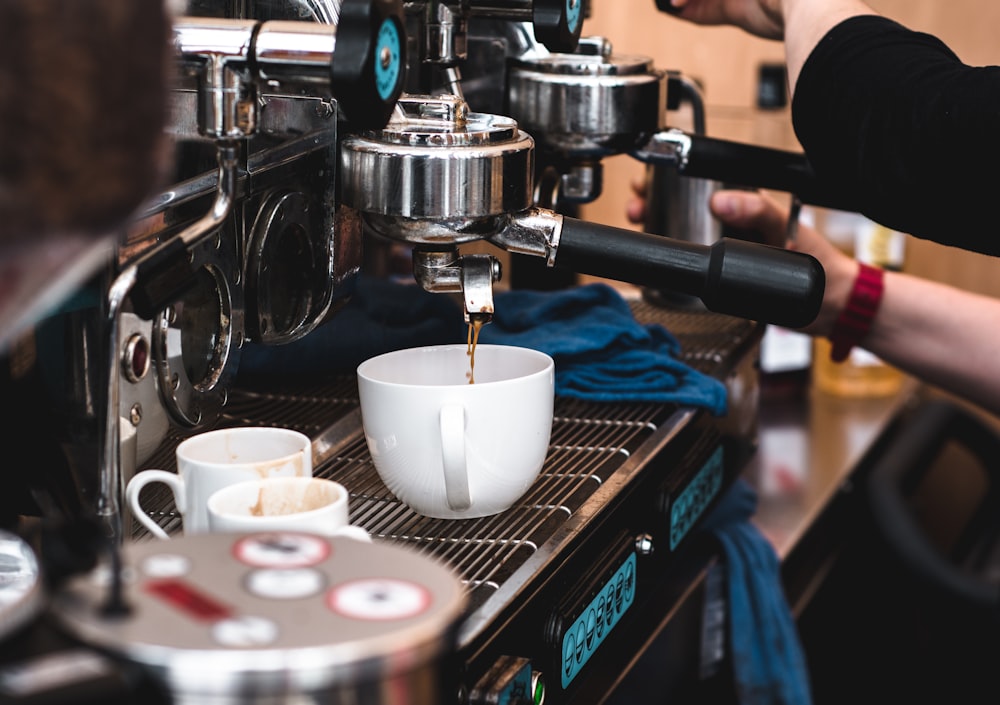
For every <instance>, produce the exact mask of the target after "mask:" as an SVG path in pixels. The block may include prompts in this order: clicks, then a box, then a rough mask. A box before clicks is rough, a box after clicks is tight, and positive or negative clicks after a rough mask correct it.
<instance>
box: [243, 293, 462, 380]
mask: <svg viewBox="0 0 1000 705" xmlns="http://www.w3.org/2000/svg"><path fill="white" fill-rule="evenodd" d="M465 339H466V326H465V323H464V320H463V317H462V309H461V307H460V306H459V305H458V304H457V303H455V301H454V300H453V299H451V298H450V297H448V296H442V295H441V294H431V293H428V292H426V291H424V290H423V289H421V288H420V287H419V286H417V285H416V283H415V282H413V281H410V282H409V283H402V282H398V281H395V280H392V279H379V278H373V277H365V276H361V277H358V279H357V283H356V288H355V292H354V295H353V296H352V297H351V300H350V301H349V302H348V303H347V304H346V305H345V306H344V308H343V309H341V310H340V311H339V312H338V313H337V314H336V315H335V316H334V317H333V318H331V319H330V320H329V321H328V322H327V323H324V324H323V325H321V326H319V327H318V328H317V329H316V330H314V331H312V332H311V333H309V334H308V335H306V336H305V337H303V338H300V339H298V340H296V341H293V342H291V343H286V344H285V345H259V344H252V343H251V344H247V345H244V346H243V350H242V352H241V355H240V364H239V373H238V374H239V377H240V378H243V379H246V378H255V379H256V378H262V377H264V378H266V377H289V376H316V375H328V374H331V373H335V372H350V373H352V374H353V373H354V371H355V370H356V369H357V367H358V365H360V364H361V363H362V362H364V361H365V360H367V359H368V358H370V357H374V356H375V355H380V354H382V353H385V352H391V351H393V350H399V349H401V348H413V347H419V346H422V345H442V344H446V343H464V342H465Z"/></svg>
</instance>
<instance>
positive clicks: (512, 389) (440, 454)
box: [358, 345, 555, 519]
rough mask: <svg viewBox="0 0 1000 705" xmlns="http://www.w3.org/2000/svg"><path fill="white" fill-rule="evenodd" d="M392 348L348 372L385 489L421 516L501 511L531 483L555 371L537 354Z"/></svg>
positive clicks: (546, 428)
mask: <svg viewBox="0 0 1000 705" xmlns="http://www.w3.org/2000/svg"><path fill="white" fill-rule="evenodd" d="M469 364H470V359H469V355H468V351H467V346H466V345H439V346H430V347H421V348H409V349H405V350H397V351H395V352H390V353H386V354H384V355H379V356H377V357H373V358H371V359H369V360H366V361H365V362H363V363H361V365H359V366H358V391H359V394H360V398H361V417H362V422H363V425H364V431H365V439H366V441H367V443H368V450H369V452H370V453H371V456H372V460H373V461H374V463H375V469H376V470H377V471H378V474H379V477H381V478H382V481H383V482H384V483H385V485H386V487H388V488H389V490H390V491H391V492H392V493H393V494H394V495H395V496H396V497H397V498H398V499H399V500H400V501H402V502H403V503H405V504H406V505H407V506H409V507H410V508H411V509H413V510H414V511H415V512H417V513H419V514H422V515H424V516H429V517H435V518H439V519H470V518H474V517H482V516H488V515H491V514H496V513H498V512H501V511H503V510H505V509H507V508H509V507H510V506H511V505H513V504H514V502H516V501H517V500H518V499H520V498H521V497H522V496H523V495H524V494H525V493H526V492H527V490H528V488H529V487H530V486H531V484H532V483H533V482H534V481H535V478H537V477H538V473H539V471H540V470H541V469H542V465H543V464H544V462H545V457H546V454H547V453H548V447H549V436H550V435H551V432H552V407H553V404H554V400H555V365H554V363H553V361H552V358H551V357H549V356H548V355H546V354H545V353H542V352H539V351H537V350H531V349H528V348H519V347H513V346H508V345H478V346H476V350H475V370H474V372H475V383H474V384H470V374H469V373H470V369H469Z"/></svg>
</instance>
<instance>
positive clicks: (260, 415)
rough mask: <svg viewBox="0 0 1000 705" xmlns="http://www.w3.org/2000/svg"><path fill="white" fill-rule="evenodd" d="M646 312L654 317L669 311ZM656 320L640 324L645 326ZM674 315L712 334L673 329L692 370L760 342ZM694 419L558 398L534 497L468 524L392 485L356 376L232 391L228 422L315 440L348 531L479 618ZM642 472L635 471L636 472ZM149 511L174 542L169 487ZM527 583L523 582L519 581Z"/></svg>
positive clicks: (703, 319) (671, 411) (155, 494)
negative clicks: (648, 449) (368, 537)
mask: <svg viewBox="0 0 1000 705" xmlns="http://www.w3.org/2000/svg"><path fill="white" fill-rule="evenodd" d="M650 308H651V313H652V314H660V315H665V314H666V312H663V311H660V310H659V309H656V308H655V307H650ZM649 313H650V312H647V315H646V316H643V318H647V319H648V318H649V315H648V314H649ZM677 315H678V316H680V317H681V318H680V319H679V320H675V321H674V322H675V323H677V324H678V328H680V329H682V330H686V329H691V330H692V331H694V332H696V333H697V332H698V331H697V328H698V326H701V328H706V327H707V328H709V330H707V331H704V333H705V335H704V340H695V342H694V343H693V344H692V345H691V346H690V347H689V346H688V345H687V344H686V338H685V336H683V335H682V334H679V333H677V332H676V329H675V328H672V327H671V326H670V325H667V324H665V325H667V327H668V329H670V330H674V331H675V334H677V335H678V337H680V338H681V340H682V343H685V345H684V347H685V352H686V353H688V351H689V354H690V355H691V356H692V357H691V359H690V361H689V364H691V365H692V366H694V367H696V368H699V369H701V370H702V371H705V372H707V373H710V374H716V375H719V374H720V372H722V371H724V368H725V364H726V362H727V360H728V359H729V358H731V357H732V355H733V353H734V351H735V350H736V349H738V348H740V347H742V346H744V345H745V344H746V343H747V341H748V340H751V339H753V337H754V331H755V327H756V324H753V323H751V322H748V321H742V320H739V319H731V318H728V317H724V316H717V315H715V314H705V313H680V314H677ZM695 338H697V336H695ZM716 351H720V352H718V354H717V353H716ZM727 356H728V357H727ZM686 418H689V415H688V414H685V413H682V412H681V411H679V410H678V409H677V408H676V407H674V406H672V405H661V404H644V403H643V404H640V403H634V404H633V403H622V404H608V403H595V402H584V401H579V400H572V399H566V398H558V399H557V400H556V406H555V418H554V421H553V427H552V435H551V441H550V448H549V453H548V456H547V458H546V462H545V465H544V467H543V469H542V472H541V474H540V476H539V477H538V479H537V480H536V481H535V483H534V484H533V485H532V487H531V488H530V489H529V491H528V493H527V494H526V495H525V496H524V497H523V498H522V500H521V501H520V502H519V503H518V504H517V505H516V506H514V507H512V508H511V509H509V510H507V511H505V512H502V513H500V514H497V515H494V516H490V517H483V518H480V519H468V520H442V519H431V518H428V517H423V516H420V515H418V514H416V513H415V512H413V511H412V510H410V509H409V508H408V507H406V506H405V505H403V504H402V503H401V502H399V501H398V500H397V499H396V498H395V497H394V496H393V495H392V494H391V493H390V492H389V490H388V489H387V488H386V487H385V485H384V484H383V483H382V481H381V479H380V478H379V477H378V474H377V473H376V471H375V467H374V464H373V463H372V460H371V456H370V454H369V453H368V448H367V445H366V443H365V440H364V434H363V431H362V428H361V420H360V412H359V410H358V398H357V386H356V381H355V379H354V378H353V376H351V377H339V378H336V379H332V380H327V381H323V382H321V383H317V382H311V383H305V382H299V381H289V380H285V381H282V382H281V384H280V389H279V388H275V389H267V388H255V389H238V390H234V391H233V392H232V393H231V395H230V400H229V403H228V404H227V406H226V407H225V413H224V418H223V419H222V420H221V423H220V425H223V426H247V425H261V426H283V427H288V428H295V429H297V430H300V431H302V432H304V433H306V434H307V435H309V436H310V437H311V438H313V450H314V457H315V467H314V469H313V472H314V474H315V475H316V476H319V477H327V478H330V479H333V480H336V481H337V482H340V483H341V484H343V485H344V486H345V487H347V488H348V490H349V491H350V493H351V521H352V523H355V524H357V525H360V526H362V527H364V528H365V529H366V530H367V531H369V532H370V533H371V534H372V536H373V537H375V538H376V539H377V540H387V541H393V542H397V543H402V544H405V545H408V546H411V547H413V548H414V549H415V550H418V551H420V552H423V553H426V554H430V555H432V556H434V557H436V558H438V559H439V560H442V561H445V562H447V563H448V564H450V565H451V566H452V567H453V568H454V569H455V570H456V571H457V572H458V573H459V574H460V576H461V577H462V579H463V580H464V582H465V583H466V585H467V586H468V588H469V591H470V597H471V605H472V608H473V609H474V610H475V609H477V608H478V607H480V606H481V605H482V604H483V603H484V602H485V601H486V600H488V599H489V598H490V597H491V596H492V595H493V594H494V593H496V592H497V591H498V590H500V589H503V590H504V592H505V594H506V593H507V592H509V591H516V590H517V589H518V588H519V587H520V585H513V586H511V585H505V583H507V582H508V581H509V580H510V578H511V577H512V576H513V575H514V573H515V572H516V571H517V570H518V569H519V568H520V567H522V566H524V565H525V563H526V562H528V560H529V559H530V558H531V556H532V555H533V554H535V553H536V552H537V551H538V550H539V548H540V547H542V546H543V545H545V544H546V542H549V541H550V540H552V539H553V537H555V536H556V535H557V534H559V533H560V531H561V530H563V529H564V528H565V527H566V526H567V524H568V523H569V522H570V520H571V519H572V518H573V517H575V516H577V515H578V514H579V513H580V511H581V508H583V507H584V506H585V505H586V504H587V503H588V501H595V500H594V497H595V494H597V493H598V491H599V490H600V489H601V488H602V487H603V486H605V485H606V484H607V483H608V481H609V479H611V478H612V477H613V476H615V473H616V471H618V470H619V469H620V468H621V467H622V466H623V464H625V463H626V461H628V460H629V459H630V458H631V457H632V456H633V455H634V454H637V452H638V454H640V455H641V453H642V450H643V449H642V446H643V444H644V443H645V442H647V441H648V440H649V439H650V438H651V437H652V436H654V435H657V436H658V437H662V436H663V434H664V433H666V432H669V431H670V429H671V427H672V426H675V425H678V424H681V423H683V422H684V419H686ZM180 440H181V438H180V437H175V438H170V439H167V441H165V442H164V444H163V445H162V446H161V448H160V449H159V450H158V451H157V454H156V455H155V457H153V458H151V459H150V460H149V461H148V462H147V463H146V465H147V466H148V467H162V468H175V467H176V465H175V462H174V459H173V453H174V449H175V447H176V444H177V443H178V442H179V441H180ZM634 465H635V463H632V464H630V466H629V467H630V470H629V472H633V471H634V467H633V466H634ZM619 479H620V478H615V480H616V482H617V481H618V480H619ZM147 493H148V494H147ZM602 501H606V498H604V500H602ZM143 505H144V506H146V507H149V508H150V515H151V516H152V517H153V518H154V519H155V520H156V521H157V522H158V523H159V524H160V525H161V526H163V527H164V529H165V530H166V531H167V532H168V533H169V532H172V531H177V530H179V526H180V522H179V520H178V518H177V517H176V515H175V511H174V508H173V502H172V498H171V496H170V494H169V491H167V490H166V489H163V488H162V486H160V485H151V486H147V488H146V489H145V490H144V495H143ZM588 511H590V510H589V509H588ZM564 534H565V532H564V533H563V534H560V535H561V536H562V535H564ZM146 536H147V534H146V533H145V531H144V530H143V529H141V527H139V529H137V531H136V533H135V534H134V537H135V538H136V539H142V538H145V537H146ZM524 579H525V578H524V576H523V575H522V576H520V579H519V580H518V581H513V582H515V583H517V582H523V580H524Z"/></svg>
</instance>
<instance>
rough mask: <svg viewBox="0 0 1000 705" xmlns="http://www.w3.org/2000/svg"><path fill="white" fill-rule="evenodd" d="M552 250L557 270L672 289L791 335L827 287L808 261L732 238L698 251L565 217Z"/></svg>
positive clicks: (796, 254) (813, 261) (670, 240)
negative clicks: (771, 324)
mask: <svg viewBox="0 0 1000 705" xmlns="http://www.w3.org/2000/svg"><path fill="white" fill-rule="evenodd" d="M555 250H556V255H555V265H556V266H564V267H566V268H568V269H572V270H574V271H576V272H579V273H582V274H592V275H596V276H599V277H607V278H610V279H617V280H619V281H625V282H630V283H632V284H638V285H640V286H650V287H655V288H657V289H661V290H662V289H670V290H673V291H676V292H678V293H682V294H688V295H691V296H696V297H697V298H699V299H701V300H702V302H703V303H704V304H705V306H706V307H707V308H708V309H709V310H710V311H715V312H716V313H724V314H728V315H731V316H737V317H740V318H747V319H751V320H755V321H760V322H762V323H773V324H775V325H779V326H784V327H788V328H801V327H803V326H806V325H808V324H809V323H811V322H812V321H813V320H814V319H815V318H816V315H817V314H818V313H819V308H820V304H821V303H822V302H823V291H824V289H825V286H826V275H825V273H824V271H823V267H822V266H821V265H820V263H819V262H818V261H817V260H816V259H815V258H813V257H811V256H810V255H806V254H804V253H801V252H793V251H790V250H784V249H781V248H778V247H770V246H768V245H761V244H758V243H752V242H746V241H743V240H737V239H732V238H723V239H721V240H719V241H718V242H716V243H714V244H712V245H701V244H696V243H690V242H684V241H680V240H674V239H673V238H668V237H662V236H658V235H650V234H649V233H640V232H635V231H632V230H625V229H621V228H614V227H610V226H607V225H598V224H595V223H588V222H584V221H582V220H576V219H574V218H566V217H564V218H563V219H562V227H561V230H560V233H559V236H558V244H557V246H556V248H555Z"/></svg>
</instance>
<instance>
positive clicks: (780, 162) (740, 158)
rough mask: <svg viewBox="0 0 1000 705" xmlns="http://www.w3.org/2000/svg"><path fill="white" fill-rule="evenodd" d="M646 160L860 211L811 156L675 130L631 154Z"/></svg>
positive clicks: (683, 172)
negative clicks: (828, 180) (820, 173)
mask: <svg viewBox="0 0 1000 705" xmlns="http://www.w3.org/2000/svg"><path fill="white" fill-rule="evenodd" d="M632 156H634V157H635V158H636V159H638V160H639V161H641V162H645V163H647V164H654V165H672V166H674V167H675V168H676V169H677V171H678V172H679V173H680V174H681V175H682V176H692V177H698V178H704V179H713V180H715V181H721V182H724V183H727V184H731V185H734V186H746V187H750V188H761V189H771V190H774V191H785V192H787V193H791V194H794V195H795V196H797V197H798V198H799V200H801V201H802V202H803V203H808V204H809V205H813V206H820V207H822V208H833V209H836V210H843V211H858V210H859V205H858V204H857V203H855V199H854V198H853V197H851V196H850V195H848V194H846V193H842V192H841V190H840V189H838V188H836V187H835V186H833V185H830V184H826V183H823V182H821V181H820V179H819V178H818V177H817V176H816V172H815V171H813V168H812V165H810V164H809V160H808V159H807V158H806V156H805V155H804V154H802V153H799V152H790V151H786V150H782V149H773V148H771V147H761V146H758V145H752V144H744V143H741V142H733V141H730V140H722V139H717V138H714V137H706V136H704V135H697V134H690V133H687V132H684V131H682V130H677V129H670V130H665V131H663V132H659V133H657V134H655V135H653V136H652V138H650V139H649V140H648V141H647V142H646V144H644V145H642V146H641V147H639V148H638V149H637V150H635V151H633V152H632Z"/></svg>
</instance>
